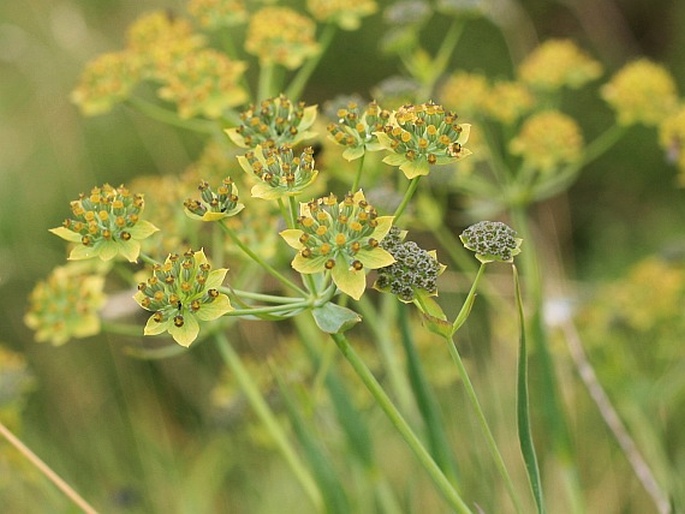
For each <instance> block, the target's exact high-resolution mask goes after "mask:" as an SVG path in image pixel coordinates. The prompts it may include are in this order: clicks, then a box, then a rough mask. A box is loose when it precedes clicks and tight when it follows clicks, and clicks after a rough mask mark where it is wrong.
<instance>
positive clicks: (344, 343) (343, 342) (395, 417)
mask: <svg viewBox="0 0 685 514" xmlns="http://www.w3.org/2000/svg"><path fill="white" fill-rule="evenodd" d="M331 337H332V338H333V340H334V341H335V344H336V345H337V346H338V348H339V349H340V352H341V353H342V354H343V356H344V357H345V358H346V359H347V361H348V362H349V363H350V365H351V366H352V368H353V369H354V371H355V372H356V373H357V375H358V376H359V378H360V379H361V380H362V382H363V383H364V385H365V386H366V388H367V389H368V390H369V392H370V393H371V394H372V395H373V397H374V399H375V400H376V403H377V404H378V406H379V407H380V408H381V409H382V410H383V412H385V414H386V416H387V417H388V419H389V420H390V422H391V423H392V424H393V425H394V426H395V428H396V429H397V430H398V432H399V433H400V435H401V436H402V438H403V439H404V441H405V442H406V443H407V445H408V446H409V448H410V449H411V450H412V451H413V452H414V455H416V457H417V459H418V460H419V462H420V463H421V465H422V466H423V467H424V469H425V470H426V471H427V472H428V474H429V475H430V477H431V479H432V480H433V483H434V484H435V485H436V487H437V488H438V490H439V491H440V493H441V494H442V495H443V497H444V498H445V500H447V502H448V503H449V505H450V506H451V507H452V508H453V509H454V510H455V511H457V512H459V513H469V514H471V510H470V509H469V507H468V506H467V505H466V503H464V500H463V499H462V498H461V496H460V495H459V493H458V492H457V490H456V489H455V488H454V487H453V486H452V484H450V482H449V480H447V478H446V477H445V475H444V473H443V472H442V470H441V469H440V468H439V467H438V465H437V464H436V463H435V461H434V460H433V458H432V457H431V456H430V454H429V453H428V451H427V450H426V449H425V448H424V446H423V445H422V444H421V441H419V438H418V437H417V436H416V434H414V432H413V431H412V429H411V427H410V426H409V424H408V423H407V422H406V421H405V420H404V418H403V417H402V415H401V414H400V412H399V411H398V410H397V408H396V407H395V405H394V404H393V403H392V401H391V400H390V398H388V395H387V394H386V393H385V391H384V390H383V388H382V387H381V385H380V384H379V383H378V381H377V380H376V378H375V377H374V376H373V374H372V373H371V371H370V370H369V368H368V367H367V366H366V364H364V362H363V361H362V360H361V359H360V358H359V356H358V355H357V353H356V352H355V351H354V349H353V348H352V347H351V346H350V343H349V341H348V340H347V338H346V337H345V336H344V335H343V334H331Z"/></svg>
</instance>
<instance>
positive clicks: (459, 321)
mask: <svg viewBox="0 0 685 514" xmlns="http://www.w3.org/2000/svg"><path fill="white" fill-rule="evenodd" d="M484 272H485V263H481V265H480V267H479V268H478V273H476V278H474V279H473V284H471V289H470V290H469V294H468V295H466V299H465V300H464V304H463V305H462V306H461V309H460V310H459V314H457V318H456V319H455V320H454V323H453V324H452V335H454V334H455V332H456V331H457V330H459V328H461V326H462V325H463V324H464V322H465V321H466V318H468V317H469V314H470V313H471V308H472V307H473V302H474V301H475V300H476V289H477V288H478V282H480V279H481V277H482V276H483V273H484Z"/></svg>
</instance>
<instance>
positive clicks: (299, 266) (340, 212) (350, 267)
mask: <svg viewBox="0 0 685 514" xmlns="http://www.w3.org/2000/svg"><path fill="white" fill-rule="evenodd" d="M392 220H393V217H392V216H378V213H377V212H376V210H375V209H374V208H373V207H372V206H371V205H369V203H368V202H367V201H366V199H365V198H364V194H363V193H362V192H361V191H357V192H356V193H355V194H352V193H348V194H347V195H346V196H345V198H344V199H343V201H342V202H340V203H338V199H337V198H336V197H335V195H333V194H331V195H329V196H326V197H323V198H319V199H318V200H314V201H311V202H309V203H303V204H301V205H300V217H299V218H298V224H299V226H300V227H301V228H299V229H287V230H284V231H283V232H281V237H283V239H284V240H285V242H286V243H288V245H290V246H291V247H293V248H295V249H296V250H298V253H297V255H296V256H295V258H294V259H293V261H292V267H293V268H294V269H295V270H296V271H298V272H300V273H304V274H311V273H319V272H324V271H327V270H328V271H330V273H331V277H332V279H333V282H334V283H335V285H337V286H338V288H339V289H340V290H341V291H342V292H343V293H345V294H347V295H349V296H351V297H352V298H354V299H355V300H359V298H361V296H362V294H363V293H364V290H365V289H366V271H367V270H371V269H378V268H382V267H384V266H389V265H390V264H392V263H393V262H395V259H394V258H393V256H392V255H391V254H390V253H388V251H386V250H384V249H383V248H381V247H380V242H381V241H382V240H383V238H384V237H385V235H386V234H387V233H388V231H389V230H390V227H391V226H392Z"/></svg>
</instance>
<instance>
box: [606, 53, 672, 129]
mask: <svg viewBox="0 0 685 514" xmlns="http://www.w3.org/2000/svg"><path fill="white" fill-rule="evenodd" d="M601 93H602V97H603V98H604V100H606V101H607V102H608V103H609V105H611V107H612V108H613V109H614V110H615V111H616V114H617V116H618V122H619V123H620V124H621V125H632V124H635V123H643V124H645V125H658V124H659V122H661V121H662V120H663V119H664V118H666V116H668V115H669V114H670V113H671V112H673V110H674V109H675V108H676V107H677V103H678V93H677V91H676V85H675V81H674V80H673V77H672V76H671V74H670V73H669V71H668V70H667V69H666V68H665V67H663V66H661V65H659V64H656V63H654V62H652V61H650V60H648V59H638V60H637V61H633V62H631V63H629V64H626V65H625V66H624V67H623V68H622V69H620V70H619V71H618V72H617V73H616V74H615V75H614V76H613V77H612V78H611V80H610V81H609V82H608V83H607V84H605V85H604V87H602V90H601Z"/></svg>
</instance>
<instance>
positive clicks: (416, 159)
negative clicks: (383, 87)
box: [375, 102, 471, 179]
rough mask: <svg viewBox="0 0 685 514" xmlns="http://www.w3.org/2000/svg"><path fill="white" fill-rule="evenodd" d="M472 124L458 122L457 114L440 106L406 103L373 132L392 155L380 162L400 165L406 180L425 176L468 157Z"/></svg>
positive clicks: (431, 103) (428, 103) (430, 103)
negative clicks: (433, 170)
mask: <svg viewBox="0 0 685 514" xmlns="http://www.w3.org/2000/svg"><path fill="white" fill-rule="evenodd" d="M470 129H471V125H469V124H467V123H462V124H459V123H457V115H456V114H455V113H453V112H449V111H445V109H444V107H443V106H442V105H438V104H434V103H433V102H427V103H424V104H418V105H413V104H407V105H403V106H402V107H400V108H399V109H398V110H397V111H394V112H393V113H392V115H391V116H390V123H389V124H388V125H386V126H385V127H383V131H382V132H376V133H375V134H376V137H378V142H379V143H380V144H381V146H382V147H383V148H385V149H386V150H389V151H390V152H392V153H391V154H390V155H388V156H387V157H385V158H384V159H383V162H384V163H386V164H389V165H390V166H399V168H400V170H402V172H403V173H404V175H405V176H406V177H407V178H408V179H413V178H415V177H418V176H421V175H428V173H429V172H430V168H431V166H440V165H444V164H450V163H453V162H456V161H458V160H460V159H463V158H465V157H468V156H469V155H471V151H470V150H468V149H467V148H464V145H465V144H466V142H467V141H468V139H469V131H470Z"/></svg>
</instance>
